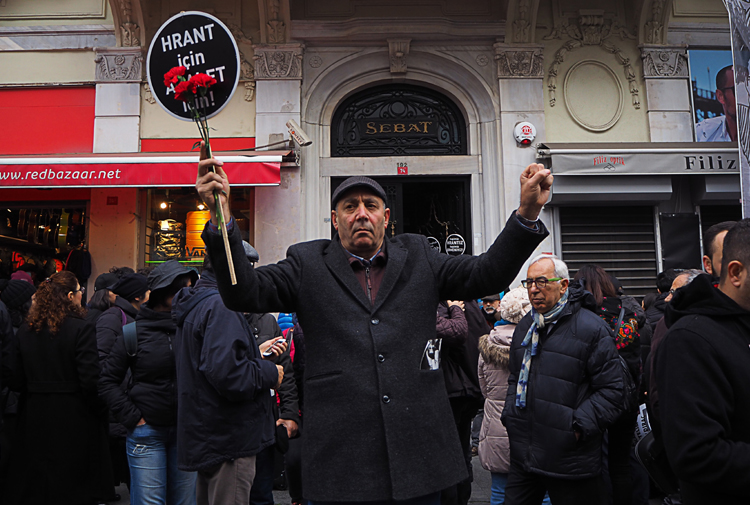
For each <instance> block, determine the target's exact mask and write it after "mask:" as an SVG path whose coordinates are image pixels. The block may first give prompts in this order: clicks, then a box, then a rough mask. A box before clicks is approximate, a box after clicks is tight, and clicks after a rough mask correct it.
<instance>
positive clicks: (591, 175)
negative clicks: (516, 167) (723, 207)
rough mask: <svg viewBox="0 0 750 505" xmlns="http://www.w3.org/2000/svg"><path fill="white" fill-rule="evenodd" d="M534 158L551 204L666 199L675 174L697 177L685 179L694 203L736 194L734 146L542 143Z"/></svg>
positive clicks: (736, 169)
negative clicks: (545, 170)
mask: <svg viewBox="0 0 750 505" xmlns="http://www.w3.org/2000/svg"><path fill="white" fill-rule="evenodd" d="M537 159H539V160H540V162H544V163H545V164H546V165H547V166H549V167H550V169H551V170H552V173H553V174H554V176H555V184H554V185H553V188H552V200H551V203H553V204H571V203H581V202H583V201H585V202H589V203H591V202H638V201H640V202H644V203H645V202H658V201H661V200H669V199H670V198H671V196H672V176H676V175H689V176H701V177H697V178H695V179H692V178H691V179H690V180H691V181H693V182H694V183H695V184H691V186H695V187H696V188H700V191H699V192H700V193H701V195H698V196H699V198H698V201H697V203H701V202H702V201H705V202H709V201H712V202H715V201H723V200H733V199H735V195H739V190H740V189H739V188H740V178H739V174H740V170H739V149H738V147H737V143H736V142H722V143H718V142H717V143H706V142H680V143H601V144H599V143H597V144H593V143H592V144H557V143H544V144H540V146H539V147H538V148H537Z"/></svg>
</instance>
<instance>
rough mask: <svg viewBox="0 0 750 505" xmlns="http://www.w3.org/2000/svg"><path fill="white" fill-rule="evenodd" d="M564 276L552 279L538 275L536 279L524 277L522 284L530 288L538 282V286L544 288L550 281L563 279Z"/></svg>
mask: <svg viewBox="0 0 750 505" xmlns="http://www.w3.org/2000/svg"><path fill="white" fill-rule="evenodd" d="M561 280H562V277H553V278H552V279H548V278H546V277H537V278H536V279H524V280H522V281H521V286H523V287H524V288H526V289H529V288H530V287H531V285H532V284H536V287H537V288H539V289H544V288H545V287H547V283H548V282H557V281H561Z"/></svg>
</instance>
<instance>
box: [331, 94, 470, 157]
mask: <svg viewBox="0 0 750 505" xmlns="http://www.w3.org/2000/svg"><path fill="white" fill-rule="evenodd" d="M331 125H332V126H331V130H332V131H331V156H333V157H344V156H438V155H461V154H466V153H467V149H466V122H465V121H464V117H463V114H462V113H461V111H460V110H459V109H458V107H457V106H456V104H455V103H453V101H452V100H450V99H449V98H448V97H446V96H445V95H442V94H441V93H438V92H436V91H433V90H431V89H427V88H421V87H419V86H411V85H406V84H387V85H383V86H376V87H373V88H368V89H366V90H364V91H360V92H359V93H356V94H354V95H352V96H351V97H349V98H347V99H346V100H345V101H344V102H342V103H341V104H340V105H339V106H338V107H337V108H336V112H335V113H334V114H333V120H332V122H331Z"/></svg>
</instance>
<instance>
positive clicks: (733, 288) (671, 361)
mask: <svg viewBox="0 0 750 505" xmlns="http://www.w3.org/2000/svg"><path fill="white" fill-rule="evenodd" d="M723 254H724V256H723V259H722V273H721V280H720V282H719V287H718V288H715V287H714V286H713V281H712V278H711V277H710V276H709V275H706V274H702V275H699V276H698V277H696V278H695V280H693V282H691V283H690V284H688V285H687V286H685V287H683V288H680V289H678V290H677V291H676V292H675V294H674V297H673V299H672V300H671V302H670V305H669V307H668V308H667V313H666V316H665V319H667V321H666V322H667V324H668V326H669V331H668V332H667V334H666V336H665V337H664V339H663V340H662V342H661V343H660V345H659V346H658V348H657V349H656V350H655V351H654V353H655V354H654V363H653V368H654V376H655V378H656V381H657V382H658V384H659V402H660V407H659V412H660V420H661V425H662V438H663V440H664V447H665V449H666V454H667V458H668V459H669V463H670V465H671V466H672V469H673V470H674V472H675V473H676V474H677V477H678V478H679V480H680V495H681V497H682V503H684V504H685V505H698V504H706V503H721V504H722V505H740V504H743V505H744V504H747V503H750V388H748V384H750V352H748V346H750V277H748V271H749V269H750V220H748V219H743V220H742V221H739V222H738V223H737V224H736V225H735V226H734V228H732V229H731V230H730V231H729V232H728V233H727V236H726V237H725V239H724V251H723Z"/></svg>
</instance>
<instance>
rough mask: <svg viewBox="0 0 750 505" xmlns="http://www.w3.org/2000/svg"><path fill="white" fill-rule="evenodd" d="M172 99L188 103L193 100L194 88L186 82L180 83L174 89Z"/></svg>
mask: <svg viewBox="0 0 750 505" xmlns="http://www.w3.org/2000/svg"><path fill="white" fill-rule="evenodd" d="M174 93H175V95H174V97H175V99H177V100H182V101H183V102H188V101H190V100H191V99H192V98H193V94H194V93H195V87H194V86H191V85H190V83H189V82H188V81H181V82H180V83H179V84H178V85H177V86H175V87H174Z"/></svg>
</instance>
